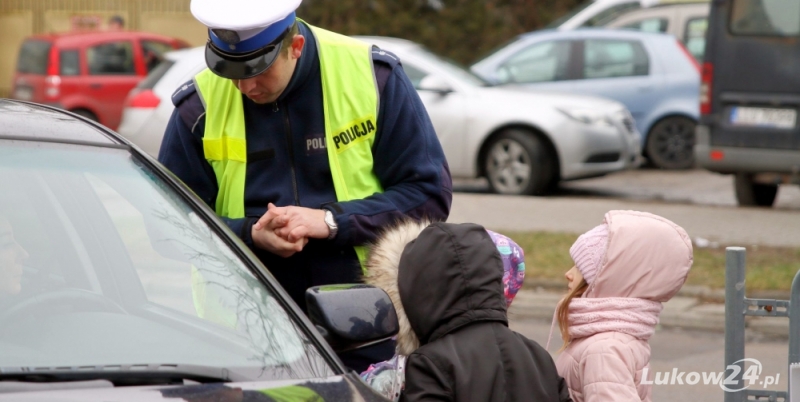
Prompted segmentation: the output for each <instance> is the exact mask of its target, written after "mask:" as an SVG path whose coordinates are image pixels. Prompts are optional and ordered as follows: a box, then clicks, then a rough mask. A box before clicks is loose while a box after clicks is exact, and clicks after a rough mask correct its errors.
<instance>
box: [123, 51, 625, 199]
mask: <svg viewBox="0 0 800 402" xmlns="http://www.w3.org/2000/svg"><path fill="white" fill-rule="evenodd" d="M360 39H362V40H365V41H367V42H371V43H373V44H376V45H378V46H379V47H380V48H382V49H386V50H389V51H391V52H393V53H395V54H397V55H398V56H399V57H400V59H401V60H402V63H403V67H404V69H405V71H406V73H407V74H408V75H409V77H410V78H411V80H412V82H413V83H414V85H415V87H416V88H417V90H418V92H419V95H420V97H421V98H422V101H423V103H424V104H425V107H426V109H427V112H428V114H429V115H430V117H431V120H432V121H433V125H434V128H435V129H436V133H437V135H438V137H439V140H440V141H441V143H442V147H443V148H444V152H445V156H446V157H447V161H448V163H449V165H450V171H451V173H452V175H453V177H459V178H476V177H487V178H488V182H489V185H490V187H491V189H492V190H493V191H494V192H497V193H502V194H542V193H545V192H547V191H548V190H549V189H551V188H552V187H553V186H554V185H555V184H557V183H558V182H559V181H560V180H571V179H579V178H584V177H592V176H599V175H604V174H607V173H611V172H615V171H619V170H623V169H627V168H632V167H635V166H637V165H638V163H639V160H640V153H639V149H640V148H641V147H640V144H639V133H638V132H637V131H636V129H635V127H634V123H633V119H632V118H631V115H630V113H629V112H628V110H627V109H626V108H625V106H623V105H622V104H621V103H619V102H616V101H613V100H609V99H605V98H599V97H590V96H578V95H568V94H553V93H547V94H544V93H541V94H540V93H531V92H525V91H521V90H510V89H501V88H492V87H489V86H487V84H486V83H485V82H484V81H483V80H481V79H480V78H478V77H476V76H474V75H473V74H472V73H470V72H468V71H466V70H464V69H463V68H461V67H458V66H456V65H454V64H452V63H449V62H447V61H445V60H443V59H441V58H439V57H437V56H436V55H434V54H432V53H430V52H428V51H427V50H425V49H424V48H423V47H422V46H420V45H418V44H416V43H413V42H409V41H406V40H401V39H393V38H379V37H362V38H360ZM167 58H168V60H171V63H172V64H171V65H170V66H169V68H165V69H164V70H163V71H162V72H160V74H161V75H162V76H161V78H160V79H154V80H150V79H149V78H148V80H147V81H145V82H144V84H143V86H142V87H140V88H139V89H138V91H139V92H138V93H137V92H133V93H132V94H131V97H132V99H133V101H132V102H129V103H130V104H132V105H136V104H137V102H135V97H136V96H142V95H141V94H142V93H145V94H146V99H147V98H153V97H157V98H159V99H161V101H160V102H159V103H158V104H157V105H156V106H155V107H150V108H146V107H138V108H137V107H129V108H126V110H125V111H124V113H123V122H122V125H121V126H120V129H119V132H120V134H122V135H123V136H125V137H126V138H127V139H129V140H130V141H132V142H133V143H135V144H137V145H139V146H140V147H141V148H142V149H144V150H146V151H147V152H149V153H150V154H152V155H157V153H158V149H159V146H160V143H161V136H162V135H163V132H164V128H165V127H166V125H167V121H168V119H169V116H170V113H171V111H172V102H171V101H170V95H171V94H172V92H173V91H174V90H175V89H177V88H178V86H180V85H181V84H183V83H185V82H186V81H188V80H189V79H191V77H192V76H193V75H194V74H196V73H197V72H199V71H200V70H202V69H203V68H205V62H204V59H203V52H202V48H198V49H194V50H188V51H181V52H175V53H172V54H170V55H168V56H167ZM154 74H155V73H154ZM148 81H149V82H148ZM148 91H149V92H148ZM154 103H155V102H151V105H152V104H154Z"/></svg>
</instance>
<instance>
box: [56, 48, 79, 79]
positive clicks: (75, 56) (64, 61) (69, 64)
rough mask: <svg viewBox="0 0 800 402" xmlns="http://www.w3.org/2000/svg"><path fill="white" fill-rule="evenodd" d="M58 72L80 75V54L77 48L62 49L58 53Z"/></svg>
mask: <svg viewBox="0 0 800 402" xmlns="http://www.w3.org/2000/svg"><path fill="white" fill-rule="evenodd" d="M58 59H59V67H58V73H59V74H61V75H80V74H81V65H80V56H79V53H78V51H77V50H62V51H60V52H59V55H58Z"/></svg>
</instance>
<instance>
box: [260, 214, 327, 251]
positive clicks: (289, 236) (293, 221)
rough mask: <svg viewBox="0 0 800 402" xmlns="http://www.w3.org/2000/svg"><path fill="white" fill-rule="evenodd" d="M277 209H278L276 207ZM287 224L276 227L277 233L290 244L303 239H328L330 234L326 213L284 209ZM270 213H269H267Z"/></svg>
mask: <svg viewBox="0 0 800 402" xmlns="http://www.w3.org/2000/svg"><path fill="white" fill-rule="evenodd" d="M276 208H277V207H276ZM284 209H285V214H284V217H286V224H285V225H281V226H276V229H275V233H276V234H277V235H278V236H280V237H283V238H284V240H286V241H288V242H295V241H298V240H299V239H303V238H313V239H327V238H328V235H329V234H330V229H329V228H328V225H326V224H325V211H324V210H322V209H312V208H304V207H294V206H291V207H284ZM267 212H268V213H269V211H267ZM281 222H283V221H281Z"/></svg>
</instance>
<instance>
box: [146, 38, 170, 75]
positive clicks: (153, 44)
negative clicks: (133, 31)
mask: <svg viewBox="0 0 800 402" xmlns="http://www.w3.org/2000/svg"><path fill="white" fill-rule="evenodd" d="M173 50H175V49H173V48H172V45H170V44H169V43H165V42H160V41H155V40H143V41H142V53H143V54H142V57H143V60H144V64H145V66H146V67H147V72H148V73H149V72H150V71H153V69H154V68H156V67H157V66H158V64H159V63H161V62H162V61H163V60H164V54H165V53H167V52H171V51H173Z"/></svg>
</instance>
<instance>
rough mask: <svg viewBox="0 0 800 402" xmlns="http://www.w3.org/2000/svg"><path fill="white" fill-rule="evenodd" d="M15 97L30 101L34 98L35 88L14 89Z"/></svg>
mask: <svg viewBox="0 0 800 402" xmlns="http://www.w3.org/2000/svg"><path fill="white" fill-rule="evenodd" d="M14 98H15V99H19V100H26V101H29V100H31V99H33V90H32V89H30V88H17V89H16V90H15V91H14Z"/></svg>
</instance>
